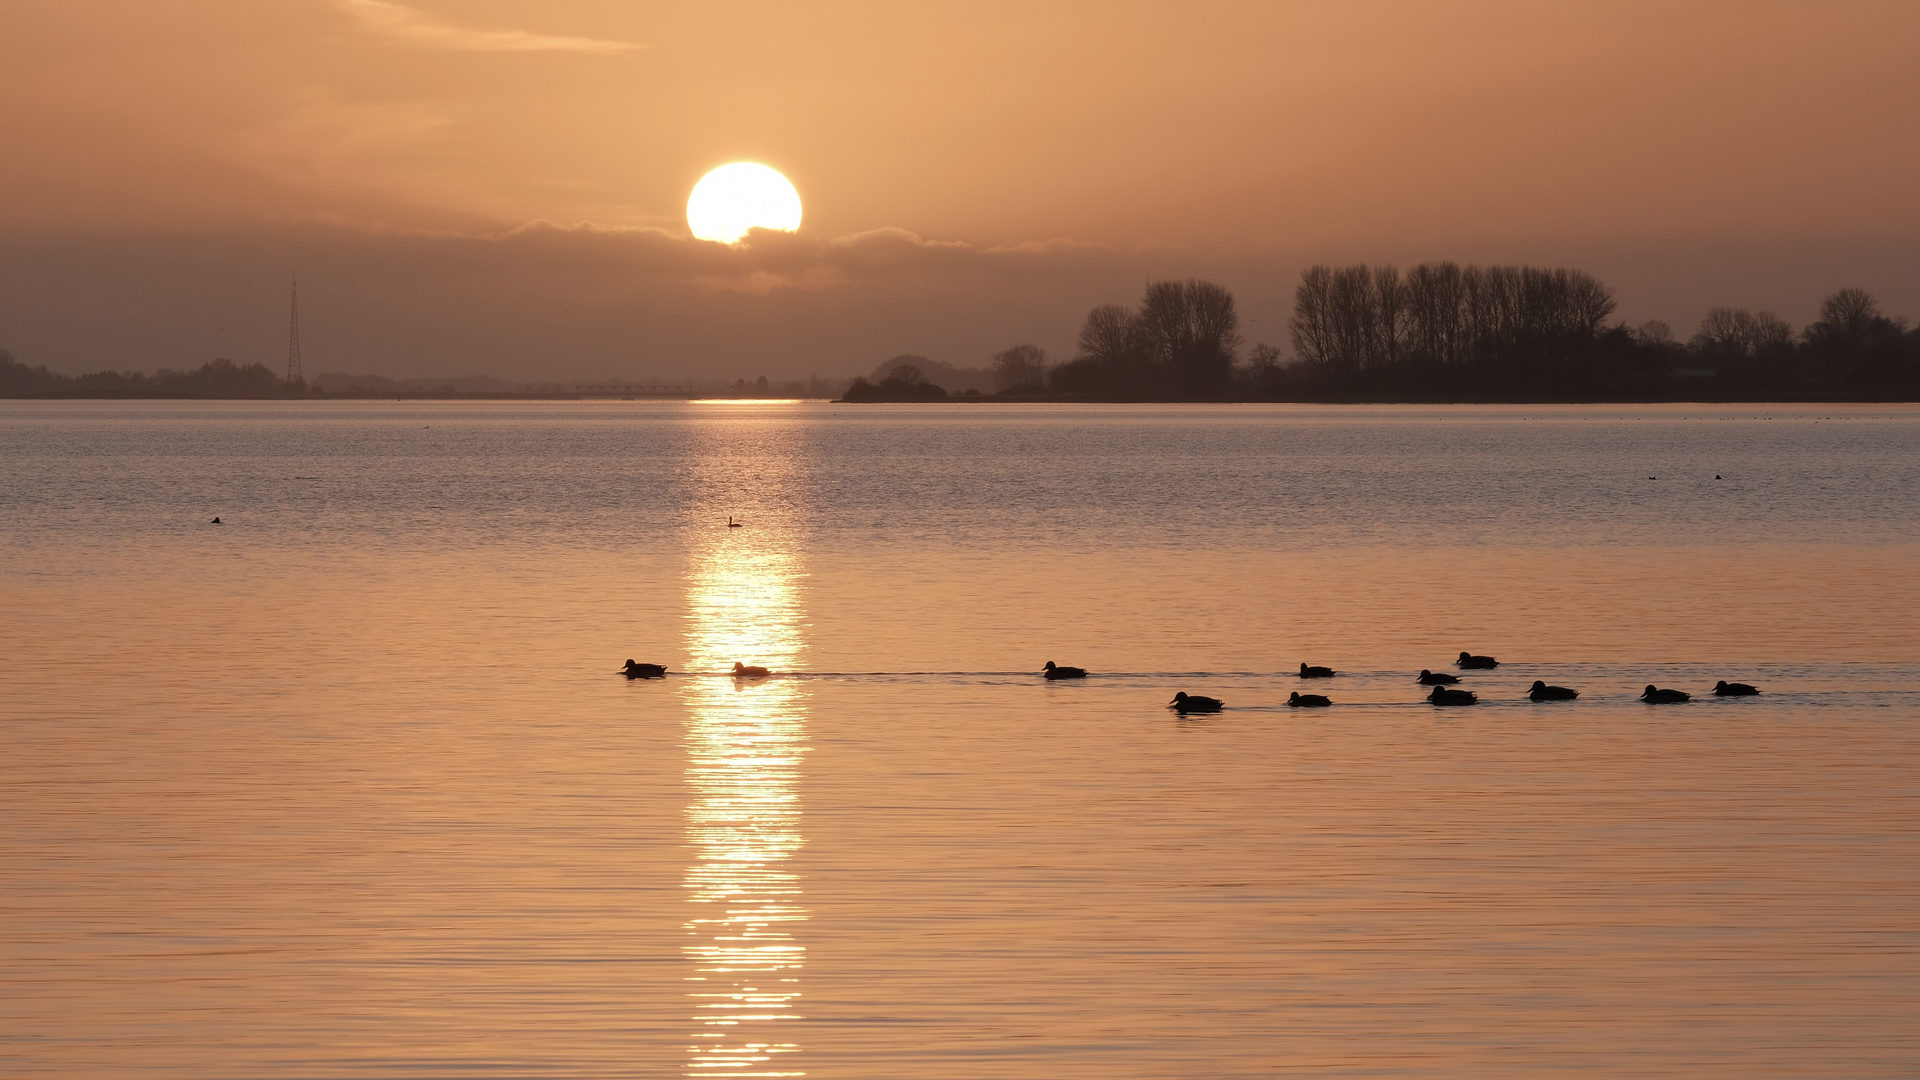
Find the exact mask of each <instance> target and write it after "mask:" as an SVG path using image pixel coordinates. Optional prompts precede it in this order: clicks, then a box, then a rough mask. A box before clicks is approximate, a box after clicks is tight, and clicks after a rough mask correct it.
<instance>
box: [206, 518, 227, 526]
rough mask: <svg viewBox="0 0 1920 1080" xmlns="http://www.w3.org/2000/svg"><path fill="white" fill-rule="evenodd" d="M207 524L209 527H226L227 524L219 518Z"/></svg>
mask: <svg viewBox="0 0 1920 1080" xmlns="http://www.w3.org/2000/svg"><path fill="white" fill-rule="evenodd" d="M207 524H209V525H225V524H226V522H224V521H221V520H220V519H219V518H214V519H213V520H212V521H209V522H207Z"/></svg>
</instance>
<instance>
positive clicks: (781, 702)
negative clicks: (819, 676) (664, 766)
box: [682, 529, 807, 1076]
mask: <svg viewBox="0 0 1920 1080" xmlns="http://www.w3.org/2000/svg"><path fill="white" fill-rule="evenodd" d="M713 536H714V539H713V540H712V542H711V544H710V546H707V547H706V548H705V549H704V550H696V552H695V553H694V557H693V567H692V572H691V574H690V576H689V581H688V595H687V607H688V622H687V670H688V671H689V672H692V673H696V674H692V675H690V676H689V677H688V678H686V679H685V680H684V681H683V683H682V685H683V686H684V690H683V691H682V694H683V697H684V699H685V701H686V704H687V707H688V708H687V716H688V719H687V724H688V738H687V783H688V786H689V787H690V788H691V789H692V791H693V794H694V798H693V802H692V804H691V805H690V806H689V807H688V810H687V837H688V839H689V841H690V842H691V844H692V846H693V849H694V853H695V857H694V861H693V863H692V865H691V866H689V867H688V868H687V876H686V888H687V890H688V894H689V900H690V901H691V903H692V904H693V908H694V914H693V915H692V917H691V918H690V919H689V920H688V922H687V930H688V933H689V934H690V935H691V936H692V938H693V941H692V942H691V943H690V944H688V945H687V946H686V947H685V949H686V953H687V956H688V957H689V959H691V960H692V961H693V965H694V969H695V971H694V974H693V975H691V976H689V980H690V985H691V986H692V991H691V993H692V997H693V1001H694V1021H695V1024H696V1026H695V1028H694V1032H693V1042H692V1044H691V1045H690V1046H689V1047H688V1056H689V1060H688V1075H690V1076H801V1075H804V1074H803V1073H801V1072H798V1071H796V1070H793V1069H791V1068H789V1067H788V1066H789V1065H791V1064H792V1060H791V1057H790V1055H792V1054H793V1053H795V1052H796V1051H797V1050H798V1049H799V1044H798V1043H797V1042H796V1041H795V1039H794V1033H793V1032H792V1030H791V1026H792V1022H793V1021H795V1020H798V1019H800V1016H799V1014H798V1013H797V1011H796V1005H797V1002H798V999H799V997H800V969H801V966H802V964H803V963H804V961H805V959H806V948H805V946H803V945H801V944H800V943H799V941H798V940H796V938H795V936H794V933H793V931H794V929H795V928H796V927H795V924H797V923H801V922H804V921H806V918H807V914H806V910H805V909H804V908H802V907H801V906H800V903H801V897H800V882H799V877H798V875H797V874H795V873H794V872H793V871H792V870H791V869H789V868H788V860H790V859H791V858H792V857H793V856H794V854H795V853H796V852H798V851H799V849H800V845H801V844H802V843H803V842H804V841H803V839H802V837H801V832H800V795H799V791H798V789H797V785H798V781H799V778H800V763H801V756H802V755H803V754H804V753H805V752H806V749H807V746H806V738H807V733H806V694H805V692H804V691H803V689H802V687H801V684H800V683H799V682H798V681H796V680H793V679H788V678H782V677H780V673H781V672H785V671H792V670H795V669H796V668H797V667H798V666H799V660H800V656H801V653H802V651H803V649H804V641H803V634H802V631H803V624H804V615H803V613H802V611H801V607H800V596H799V587H798V579H799V577H800V567H799V560H798V558H797V557H796V556H795V555H793V554H792V553H791V552H790V551H786V550H781V549H780V547H779V545H778V544H777V542H776V541H777V536H775V535H774V534H773V533H772V531H771V530H756V531H754V532H752V533H742V532H739V531H729V530H724V529H722V530H717V531H716V532H715V533H714V534H713ZM736 660H738V661H743V662H745V663H747V664H749V665H759V666H763V667H766V668H769V669H771V670H772V671H773V672H774V673H775V675H774V677H773V678H770V679H765V680H747V681H744V682H742V681H737V680H734V679H730V678H727V677H725V676H723V675H722V674H720V673H721V672H723V671H727V670H731V668H732V667H733V664H734V662H735V661H736ZM700 673H707V674H700Z"/></svg>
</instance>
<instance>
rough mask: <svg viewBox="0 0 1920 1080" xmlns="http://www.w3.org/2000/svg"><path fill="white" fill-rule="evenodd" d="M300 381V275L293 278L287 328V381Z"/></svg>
mask: <svg viewBox="0 0 1920 1080" xmlns="http://www.w3.org/2000/svg"><path fill="white" fill-rule="evenodd" d="M299 381H300V277H299V275H297V274H296V275H295V276H294V279H293V321H292V323H291V325H289V326H288V328H287V382H289V383H297V382H299Z"/></svg>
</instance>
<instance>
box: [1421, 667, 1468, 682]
mask: <svg viewBox="0 0 1920 1080" xmlns="http://www.w3.org/2000/svg"><path fill="white" fill-rule="evenodd" d="M1418 681H1419V683H1420V685H1421V686H1441V685H1450V684H1453V683H1457V682H1459V681H1460V676H1458V675H1449V674H1447V673H1446V672H1444V671H1443V672H1441V673H1440V674H1438V675H1435V674H1434V673H1433V672H1431V671H1428V670H1427V669H1426V668H1421V669H1420V676H1419V680H1418Z"/></svg>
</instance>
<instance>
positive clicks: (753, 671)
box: [733, 660, 773, 679]
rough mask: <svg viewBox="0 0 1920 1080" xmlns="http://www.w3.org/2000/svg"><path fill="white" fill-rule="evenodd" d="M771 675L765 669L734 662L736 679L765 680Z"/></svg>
mask: <svg viewBox="0 0 1920 1080" xmlns="http://www.w3.org/2000/svg"><path fill="white" fill-rule="evenodd" d="M771 674H773V673H772V672H770V671H768V670H767V669H766V668H763V667H748V666H746V665H745V664H742V663H741V662H740V661H738V660H735V661H734V662H733V677H734V678H736V679H764V678H766V677H767V676H768V675H771Z"/></svg>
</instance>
